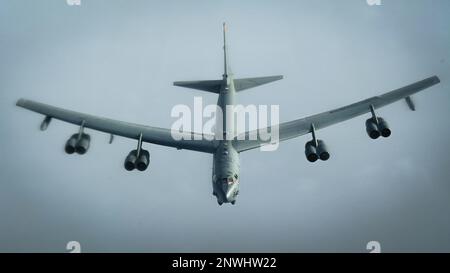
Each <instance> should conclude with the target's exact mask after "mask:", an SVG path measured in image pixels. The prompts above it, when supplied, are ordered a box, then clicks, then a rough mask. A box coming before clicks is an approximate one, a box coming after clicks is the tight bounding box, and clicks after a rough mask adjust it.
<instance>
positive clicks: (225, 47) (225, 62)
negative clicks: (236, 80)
mask: <svg viewBox="0 0 450 273" xmlns="http://www.w3.org/2000/svg"><path fill="white" fill-rule="evenodd" d="M229 70H230V69H229V67H228V45H227V24H226V23H223V76H224V77H228V73H230V71H229Z"/></svg>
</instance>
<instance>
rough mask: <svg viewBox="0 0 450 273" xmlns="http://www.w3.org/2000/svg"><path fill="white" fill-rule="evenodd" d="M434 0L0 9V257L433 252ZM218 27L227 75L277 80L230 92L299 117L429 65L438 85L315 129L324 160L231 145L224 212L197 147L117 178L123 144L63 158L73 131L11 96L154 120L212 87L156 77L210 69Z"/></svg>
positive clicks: (98, 144) (449, 229) (443, 68)
mask: <svg viewBox="0 0 450 273" xmlns="http://www.w3.org/2000/svg"><path fill="white" fill-rule="evenodd" d="M449 14H450V1H447V0H441V1H439V0H434V1H426V0H422V1H419V0H414V1H412V0H396V1H390V0H382V5H381V6H369V5H367V3H366V1H364V0H346V1H331V0H330V1H297V0H296V1H260V0H258V1H256V0H255V1H237V0H236V1H229V0H228V1H221V0H220V1H219V0H218V1H143V0H142V1H137V0H135V1H126V0H121V1H119V0H114V1H111V0H108V1H106V0H81V6H68V5H67V4H66V2H65V1H64V0H58V1H57V0H52V1H50V0H48V1H18V0H2V1H1V2H0V136H1V140H2V142H1V143H2V145H1V146H0V147H1V150H0V151H1V154H2V156H1V157H0V251H2V252H4V251H15V252H16V251H17V252H47V251H51V252H64V251H65V246H66V243H67V242H68V241H71V240H76V241H79V242H80V243H81V245H82V250H83V251H86V252H96V251H126V252H134V251H145V252H161V251H163V252H173V251H181V252H185V251H188V252H191V251H206V252H209V251H213V252H220V251H232V252H242V251H243V252H248V251H252V252H271V251H276V252H279V251H280V252H308V251H318V252H329V251H338V252H348V251H352V252H366V249H365V247H366V244H367V242H369V241H372V240H376V241H379V242H380V243H381V247H382V251H386V252H396V251H412V252H417V251H424V252H428V251H445V252H449V251H450V214H449V209H450V181H449V180H450V179H449V177H450V169H449V164H448V162H449V160H450V146H449V141H448V139H449V137H450V126H448V117H449V116H450V107H449V103H450V94H449V87H450V86H449V83H448V82H449V80H450V79H449V78H450V77H449V72H450V58H449V57H450V32H449V28H448V27H449V26H450V17H449V16H448V15H449ZM223 21H227V22H228V24H229V43H230V47H229V48H230V62H231V66H232V69H233V72H234V73H235V75H236V76H237V77H247V76H265V75H277V74H283V75H285V79H284V80H282V81H279V82H276V83H273V84H270V85H266V86H262V87H259V88H257V89H252V90H249V91H246V92H242V93H240V94H239V96H238V101H239V102H240V103H242V104H269V105H270V104H278V105H280V118H281V121H287V120H291V119H296V118H300V117H302V116H307V115H310V114H314V113H317V112H321V111H324V110H328V109H330V108H335V107H339V106H343V105H345V104H348V103H352V102H355V101H357V100H360V99H364V98H367V97H371V96H373V95H376V94H380V93H383V92H386V91H389V90H392V89H395V88H398V87H401V86H404V85H406V84H410V83H413V82H415V81H418V80H421V79H423V78H426V77H429V76H432V75H435V74H436V75H438V76H440V77H441V80H442V83H441V84H440V85H438V86H436V87H433V88H432V89H429V90H427V91H425V92H423V93H420V94H419V95H417V96H415V100H416V103H417V108H418V111H417V112H411V111H409V110H408V109H407V106H406V104H405V103H403V102H399V103H396V104H394V105H391V106H388V107H386V108H383V109H380V110H379V114H380V115H381V116H383V117H384V118H385V119H387V120H388V121H389V123H390V125H391V126H392V130H393V134H392V137H390V138H389V139H380V140H377V141H373V140H371V139H369V138H368V137H367V135H366V133H365V128H364V121H365V119H366V118H367V117H366V116H364V117H359V118H356V119H353V120H351V121H348V122H345V123H342V124H339V125H336V126H332V127H329V128H326V129H324V130H320V131H318V136H319V138H321V139H324V140H326V142H327V144H328V146H329V147H330V148H331V153H332V154H331V156H332V158H331V159H330V160H329V161H327V162H318V163H316V164H310V163H309V162H307V161H306V159H305V158H304V143H305V142H306V141H307V140H308V138H309V136H303V137H300V138H297V139H293V140H290V141H287V142H285V143H282V144H281V146H280V148H279V150H278V151H276V152H260V151H259V150H254V151H250V152H246V153H243V154H242V155H241V175H240V180H241V190H240V196H239V198H238V201H237V203H236V205H235V206H231V205H224V206H222V207H219V206H218V205H217V203H216V200H215V198H214V197H213V196H212V195H211V191H212V189H211V168H212V161H211V160H212V156H211V155H208V154H202V153H196V152H190V151H177V150H175V149H172V148H166V147H160V146H156V145H150V144H145V148H149V149H150V152H151V161H152V162H151V165H150V167H149V169H148V170H147V171H146V172H143V173H140V172H131V173H129V172H127V171H125V170H124V168H123V160H124V158H125V156H126V155H127V153H128V152H129V151H130V150H131V149H133V148H134V147H135V145H136V143H135V141H132V140H129V139H124V138H120V137H117V138H116V139H115V142H114V143H113V144H112V145H109V144H108V143H107V141H108V135H106V134H104V133H100V132H94V131H92V130H89V133H90V134H91V137H92V142H91V149H90V150H89V152H88V153H87V154H86V155H84V156H77V155H72V156H68V155H66V154H64V150H63V146H64V143H65V141H66V140H67V138H68V137H69V136H70V135H71V134H73V133H75V132H76V130H77V128H76V127H75V126H73V125H70V124H65V123H63V122H60V121H57V120H54V121H53V122H52V124H51V125H50V127H49V129H48V130H47V131H46V132H39V130H38V127H39V124H40V122H41V120H42V116H41V115H38V114H35V113H32V112H29V111H25V110H23V109H20V108H18V107H16V106H15V102H16V100H17V99H18V98H21V97H25V98H29V99H34V100H38V101H42V102H45V103H49V104H53V105H57V106H61V107H65V108H68V109H72V110H77V111H80V112H86V113H91V114H96V115H101V116H107V117H110V118H115V119H119V120H124V121H130V122H135V123H142V124H148V125H152V126H159V127H170V125H171V124H172V122H173V121H174V119H173V118H171V117H170V110H171V109H172V107H173V106H174V105H176V104H180V103H183V104H187V105H192V104H193V97H194V96H203V98H204V100H205V102H206V103H215V102H216V99H217V98H216V96H215V95H214V94H209V93H202V92H200V91H196V90H189V89H182V88H177V87H174V86H172V82H173V81H176V80H207V79H218V78H220V76H221V74H222V68H223V64H222V51H221V46H222V45H221V35H222V34H221V23H222V22H223Z"/></svg>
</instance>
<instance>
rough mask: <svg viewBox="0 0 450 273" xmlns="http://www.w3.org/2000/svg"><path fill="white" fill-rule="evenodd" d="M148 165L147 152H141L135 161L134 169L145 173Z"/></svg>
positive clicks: (148, 156)
mask: <svg viewBox="0 0 450 273" xmlns="http://www.w3.org/2000/svg"><path fill="white" fill-rule="evenodd" d="M149 163H150V153H149V152H148V151H147V150H141V152H140V154H139V158H138V159H137V161H136V168H137V169H138V170H139V171H145V170H146V169H147V167H148V165H149Z"/></svg>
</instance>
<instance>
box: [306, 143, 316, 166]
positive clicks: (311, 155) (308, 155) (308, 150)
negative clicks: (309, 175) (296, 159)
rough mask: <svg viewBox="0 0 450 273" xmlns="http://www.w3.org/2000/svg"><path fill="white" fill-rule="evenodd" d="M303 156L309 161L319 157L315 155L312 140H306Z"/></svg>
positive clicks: (314, 160)
mask: <svg viewBox="0 0 450 273" xmlns="http://www.w3.org/2000/svg"><path fill="white" fill-rule="evenodd" d="M305 156H306V159H308V161H309V162H316V161H317V159H319V156H318V155H317V150H316V146H314V143H313V141H308V142H306V144H305Z"/></svg>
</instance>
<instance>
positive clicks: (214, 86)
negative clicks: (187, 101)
mask: <svg viewBox="0 0 450 273" xmlns="http://www.w3.org/2000/svg"><path fill="white" fill-rule="evenodd" d="M222 83H223V81H222V80H212V81H182V82H174V83H173V85H175V86H180V87H186V88H192V89H198V90H202V91H207V92H212V93H217V94H219V93H220V87H221V86H222Z"/></svg>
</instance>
